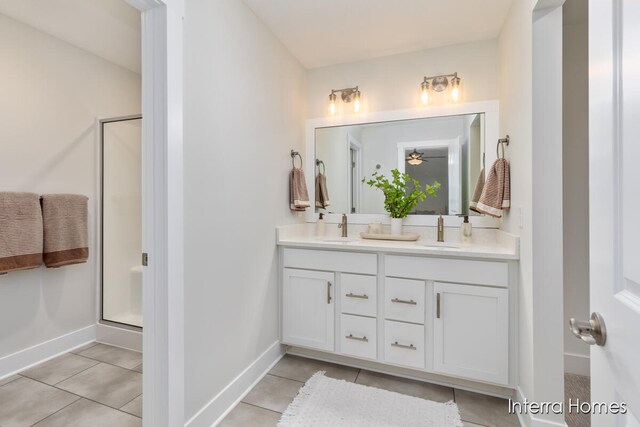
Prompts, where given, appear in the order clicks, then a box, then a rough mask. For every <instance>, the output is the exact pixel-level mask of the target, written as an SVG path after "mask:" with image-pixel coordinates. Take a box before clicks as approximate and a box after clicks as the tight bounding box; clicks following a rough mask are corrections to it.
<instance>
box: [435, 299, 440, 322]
mask: <svg viewBox="0 0 640 427" xmlns="http://www.w3.org/2000/svg"><path fill="white" fill-rule="evenodd" d="M439 318H440V292H438V293H437V294H436V319H439Z"/></svg>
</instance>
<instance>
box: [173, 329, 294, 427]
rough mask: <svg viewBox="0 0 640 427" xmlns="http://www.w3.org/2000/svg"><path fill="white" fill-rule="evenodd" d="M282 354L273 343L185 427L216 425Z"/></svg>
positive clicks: (277, 343) (278, 346) (282, 350)
mask: <svg viewBox="0 0 640 427" xmlns="http://www.w3.org/2000/svg"><path fill="white" fill-rule="evenodd" d="M284 353H285V352H284V349H283V348H282V346H281V345H280V342H279V341H276V342H274V343H273V344H272V345H271V346H269V348H268V349H266V350H265V351H264V353H262V354H261V355H260V356H259V357H258V358H257V359H256V360H254V361H253V363H252V364H251V365H249V366H248V367H247V368H246V369H245V370H244V371H242V372H241V373H240V375H238V376H237V377H235V378H234V379H233V381H231V383H229V384H228V385H227V386H226V387H225V388H224V389H223V390H222V391H221V392H220V393H218V394H217V395H216V396H215V397H214V398H213V399H211V400H210V401H209V403H207V404H206V405H205V406H204V407H203V408H202V409H200V410H199V411H198V413H196V414H195V415H194V416H193V417H191V419H190V420H189V421H187V423H186V424H185V427H212V426H215V425H217V424H218V423H219V422H220V421H222V420H223V419H224V417H225V416H226V415H227V414H228V413H229V412H230V411H231V410H232V409H233V407H234V406H236V404H237V403H238V402H240V401H241V400H242V399H243V398H244V397H245V396H246V395H247V393H249V391H251V389H252V388H253V387H254V386H255V385H256V384H257V383H258V382H259V381H260V380H261V379H262V378H263V377H264V376H265V375H267V372H269V370H270V369H271V368H272V367H273V366H274V365H275V364H276V363H278V361H279V360H280V359H281V358H282V356H284Z"/></svg>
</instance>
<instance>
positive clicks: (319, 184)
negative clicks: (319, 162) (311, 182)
mask: <svg viewBox="0 0 640 427" xmlns="http://www.w3.org/2000/svg"><path fill="white" fill-rule="evenodd" d="M329 205H331V202H330V201H329V190H327V177H326V176H325V175H324V174H323V173H318V175H316V207H317V208H323V209H326V208H328V207H329Z"/></svg>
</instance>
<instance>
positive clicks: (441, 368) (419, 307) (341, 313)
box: [278, 223, 519, 388]
mask: <svg viewBox="0 0 640 427" xmlns="http://www.w3.org/2000/svg"><path fill="white" fill-rule="evenodd" d="M314 226H315V224H313V223H308V224H298V225H292V226H285V227H280V228H278V246H279V256H280V272H281V293H280V295H281V342H282V343H283V344H288V345H291V346H294V347H299V348H304V349H312V350H316V351H321V352H323V353H325V354H326V355H327V359H331V357H330V356H331V355H339V356H343V357H348V358H349V360H351V361H352V364H355V365H358V361H375V362H377V363H380V364H383V365H384V366H396V367H403V368H409V369H411V370H413V371H416V372H423V373H424V372H427V373H433V374H438V375H443V376H449V377H451V376H452V377H458V378H463V379H466V380H472V381H476V382H477V381H479V382H483V383H489V384H494V385H499V386H503V387H510V388H512V387H514V386H515V382H516V362H515V360H516V359H515V349H516V339H515V336H516V335H515V334H516V330H517V323H516V319H517V313H516V307H517V304H516V302H517V286H516V285H517V284H516V277H517V274H516V272H517V268H518V258H519V253H518V239H517V237H515V236H512V235H509V234H507V233H503V232H501V231H499V230H495V229H481V230H475V231H474V233H475V234H474V242H473V243H471V244H468V245H462V244H460V243H459V241H457V242H456V241H455V239H452V238H451V236H452V235H453V236H455V234H456V233H457V231H458V230H457V228H448V229H447V233H448V239H445V241H446V243H444V244H439V243H437V242H435V238H434V228H433V227H414V228H413V229H412V230H411V231H412V232H416V231H417V232H419V233H421V238H420V240H418V241H417V242H392V241H377V240H362V239H359V238H357V237H355V236H359V231H360V230H361V229H364V226H359V225H353V226H352V225H350V227H351V228H352V231H351V230H350V236H352V237H351V238H348V239H341V238H340V237H337V234H336V235H335V236H332V237H326V236H325V237H316V236H315V235H314V230H315V228H314ZM327 227H328V228H331V229H333V227H336V226H335V225H334V224H331V225H327ZM343 360H344V359H343Z"/></svg>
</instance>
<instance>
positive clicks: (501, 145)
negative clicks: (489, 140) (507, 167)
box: [496, 135, 510, 159]
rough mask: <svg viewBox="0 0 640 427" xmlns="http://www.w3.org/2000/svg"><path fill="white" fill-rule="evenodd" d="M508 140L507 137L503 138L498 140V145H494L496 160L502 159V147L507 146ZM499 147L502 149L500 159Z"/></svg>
mask: <svg viewBox="0 0 640 427" xmlns="http://www.w3.org/2000/svg"><path fill="white" fill-rule="evenodd" d="M509 142H510V138H509V135H507V136H506V137H505V138H500V139H499V140H498V144H497V145H496V157H497V158H498V159H504V146H505V145H506V146H509ZM500 147H502V157H500Z"/></svg>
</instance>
